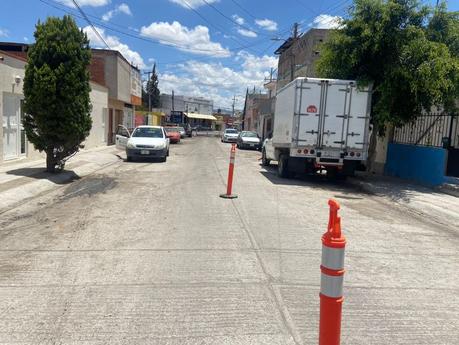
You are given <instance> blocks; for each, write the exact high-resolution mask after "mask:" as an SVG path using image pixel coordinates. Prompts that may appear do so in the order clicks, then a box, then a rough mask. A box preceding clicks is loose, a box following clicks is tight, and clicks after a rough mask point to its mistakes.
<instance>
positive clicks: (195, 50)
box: [40, 0, 266, 65]
mask: <svg viewBox="0 0 459 345" xmlns="http://www.w3.org/2000/svg"><path fill="white" fill-rule="evenodd" d="M40 1H41V2H42V3H44V4H46V5H48V6H50V7H53V8H55V9H57V10H60V11H63V12H65V13H68V14H70V15H73V16H75V17H78V18H82V19H84V17H83V16H82V15H79V14H76V13H74V12H73V10H72V9H71V7H68V6H65V5H61V4H58V3H56V2H55V1H52V0H40ZM87 16H89V17H92V18H94V19H96V23H97V25H98V26H99V27H102V28H104V29H107V30H110V31H113V32H116V33H119V34H122V35H124V36H128V37H132V38H136V39H138V40H141V41H145V42H149V43H153V44H158V45H164V46H166V47H171V48H176V49H181V50H183V51H185V52H189V53H195V54H196V53H198V52H205V53H215V52H216V50H215V49H199V48H190V47H186V46H181V45H179V44H176V43H175V42H172V41H168V40H163V39H160V40H158V41H156V40H153V39H151V38H148V37H144V36H140V35H139V34H138V33H137V31H135V30H132V29H130V28H126V27H124V26H121V25H117V24H114V23H113V24H111V25H115V26H117V27H120V28H123V29H127V30H129V31H131V32H135V34H133V33H130V32H126V31H123V30H120V29H117V28H114V27H113V26H109V25H107V24H106V23H103V22H102V21H101V18H99V17H96V16H92V15H87ZM263 43H266V40H265V39H263V40H260V41H256V42H252V43H250V44H247V45H242V46H238V47H232V48H225V51H229V52H235V51H238V50H243V49H248V48H250V47H253V46H257V45H259V44H263ZM239 44H240V43H239ZM218 52H219V51H217V53H218ZM212 58H215V56H203V57H200V58H195V60H203V59H212ZM187 60H189V59H187ZM187 60H178V61H170V62H167V63H166V62H164V63H163V62H157V64H162V65H164V64H172V63H179V62H182V61H187Z"/></svg>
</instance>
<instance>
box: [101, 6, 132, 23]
mask: <svg viewBox="0 0 459 345" xmlns="http://www.w3.org/2000/svg"><path fill="white" fill-rule="evenodd" d="M118 13H124V14H126V15H128V16H132V12H131V9H130V8H129V6H128V5H127V4H125V3H122V4H120V5H118V6H116V7H115V8H114V9H113V10H110V11H108V12H107V13H105V14H104V15H103V16H102V20H103V21H104V22H108V21H109V20H110V19H112V17H113V16H115V15H117V14H118Z"/></svg>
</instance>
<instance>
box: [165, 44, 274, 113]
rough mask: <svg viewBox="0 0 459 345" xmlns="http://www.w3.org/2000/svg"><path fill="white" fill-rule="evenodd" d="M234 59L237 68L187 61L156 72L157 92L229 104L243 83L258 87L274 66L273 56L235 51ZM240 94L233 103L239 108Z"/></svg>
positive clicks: (243, 87)
mask: <svg viewBox="0 0 459 345" xmlns="http://www.w3.org/2000/svg"><path fill="white" fill-rule="evenodd" d="M235 60H236V61H237V62H240V66H241V69H240V70H235V69H232V68H229V67H225V66H224V65H223V64H221V63H205V62H199V61H193V60H191V61H188V62H186V63H184V64H181V65H178V66H176V67H175V68H174V70H173V71H174V72H166V73H162V74H160V75H159V87H160V89H161V92H164V93H170V92H172V90H174V92H175V93H176V94H183V95H188V96H199V97H206V98H211V99H213V101H214V105H215V107H226V108H230V107H231V103H232V97H233V95H235V94H239V95H243V94H244V93H245V89H246V88H247V87H249V88H252V87H254V86H255V87H257V88H262V87H263V83H264V78H265V77H267V76H268V75H269V70H270V68H271V67H277V58H275V57H272V56H267V55H264V56H261V57H258V56H254V55H252V54H249V53H247V52H245V51H241V52H239V53H238V54H237V55H236V57H235ZM243 101H244V97H243V96H242V97H239V99H238V104H237V107H239V108H242V106H243Z"/></svg>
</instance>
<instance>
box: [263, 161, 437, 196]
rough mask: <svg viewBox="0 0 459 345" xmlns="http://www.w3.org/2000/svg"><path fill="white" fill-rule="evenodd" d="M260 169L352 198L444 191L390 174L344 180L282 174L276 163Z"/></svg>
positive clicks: (277, 181) (273, 176) (274, 179)
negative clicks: (357, 195) (278, 173)
mask: <svg viewBox="0 0 459 345" xmlns="http://www.w3.org/2000/svg"><path fill="white" fill-rule="evenodd" d="M263 168H265V169H266V170H261V171H260V173H261V174H262V175H263V176H264V177H266V178H267V179H268V180H269V181H271V182H272V183H273V184H277V185H293V186H305V187H310V188H322V189H326V190H329V191H333V192H335V193H342V194H343V195H336V197H337V198H343V199H351V198H353V197H352V196H349V194H355V193H358V194H371V195H376V196H379V197H385V198H388V199H390V200H392V201H395V202H399V201H400V202H404V203H410V202H411V201H412V199H413V198H414V197H415V196H416V195H419V194H442V193H440V192H438V191H435V190H434V189H432V188H429V187H426V186H423V185H420V184H416V183H414V182H412V181H406V180H403V179H400V178H395V177H389V176H379V175H378V176H368V175H366V174H365V175H361V174H357V176H355V177H352V178H348V179H347V180H345V181H340V180H332V179H329V178H327V177H326V176H325V175H297V176H295V177H293V178H288V179H286V178H280V177H278V176H277V171H276V167H275V166H270V167H263Z"/></svg>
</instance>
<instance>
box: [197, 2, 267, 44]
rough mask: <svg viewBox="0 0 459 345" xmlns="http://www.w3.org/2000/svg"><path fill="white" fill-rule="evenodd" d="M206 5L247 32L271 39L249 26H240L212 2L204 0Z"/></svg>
mask: <svg viewBox="0 0 459 345" xmlns="http://www.w3.org/2000/svg"><path fill="white" fill-rule="evenodd" d="M202 1H203V2H204V3H205V4H207V6H210V7H211V8H213V9H214V10H215V11H216V12H217V13H218V14H220V15H221V16H222V17H224V18H226V19H227V20H229V21H230V22H231V23H233V24H235V25H237V26H239V27H241V28H243V29H245V30H248V31H252V32H254V33H256V34H257V35H260V36H265V37H270V36H268V35H265V34H262V33H260V32H257V31H255V30H253V29H251V28H249V27H248V26H245V25H242V24H239V23H238V22H237V21H235V20H234V19H233V18H231V17H229V16H227V15H226V14H224V13H223V12H222V11H220V10H219V9H218V8H217V7H215V6H214V5H212V4H211V3H210V2H208V1H207V0H202Z"/></svg>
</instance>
